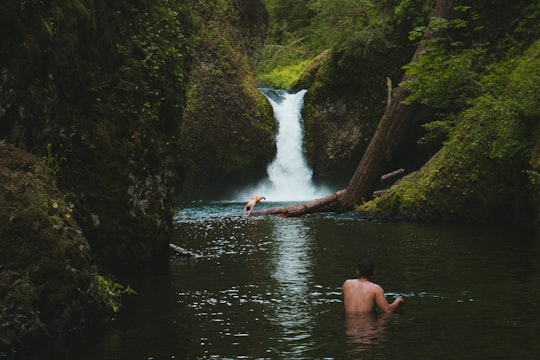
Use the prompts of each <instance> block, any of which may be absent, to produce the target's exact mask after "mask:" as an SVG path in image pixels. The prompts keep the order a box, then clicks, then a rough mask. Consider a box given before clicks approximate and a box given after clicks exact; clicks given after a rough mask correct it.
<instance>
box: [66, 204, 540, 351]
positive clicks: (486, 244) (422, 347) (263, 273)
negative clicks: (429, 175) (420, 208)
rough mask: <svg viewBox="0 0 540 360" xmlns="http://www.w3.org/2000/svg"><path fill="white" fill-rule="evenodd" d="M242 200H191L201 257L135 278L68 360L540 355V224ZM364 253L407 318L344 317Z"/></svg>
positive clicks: (185, 232)
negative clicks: (367, 216)
mask: <svg viewBox="0 0 540 360" xmlns="http://www.w3.org/2000/svg"><path fill="white" fill-rule="evenodd" d="M273 205H276V204H272V203H264V204H259V205H258V207H265V206H273ZM242 206H243V204H242V203H234V202H213V203H212V202H210V203H208V202H192V203H187V204H179V206H178V209H177V215H176V219H175V223H176V229H175V237H174V242H175V243H176V244H177V245H180V246H183V247H185V248H188V249H190V250H192V251H194V252H196V253H197V254H198V256H197V257H195V258H190V259H186V258H171V260H170V262H169V264H167V266H164V267H162V268H154V269H153V270H147V271H145V272H142V273H138V274H131V275H130V276H129V277H128V278H126V279H124V280H125V281H130V283H131V285H132V286H133V287H134V288H135V289H136V290H137V291H138V295H135V296H130V297H128V298H127V299H126V302H125V305H124V307H123V309H122V312H121V313H120V315H119V316H118V318H117V319H116V320H115V321H114V322H113V323H112V324H111V325H110V326H108V327H107V328H106V329H105V331H101V332H100V333H99V334H96V335H95V336H92V337H86V338H85V340H84V341H82V340H80V341H79V342H78V343H77V344H76V346H74V345H73V344H71V345H70V346H68V347H66V348H65V349H63V351H62V352H61V353H60V354H59V355H58V357H57V358H65V359H83V360H84V359H88V360H90V359H92V360H100V359H101V360H105V359H111V360H112V359H115V360H121V359H126V360H127V359H130V360H131V359H156V360H157V359H266V358H268V359H458V358H459V359H487V358H489V359H495V358H501V359H502V358H504V359H507V358H513V359H517V358H519V359H533V358H534V359H536V358H539V356H540V342H538V334H540V323H539V320H540V301H539V299H540V237H539V235H538V234H536V233H535V232H533V231H528V230H526V229H523V228H517V227H511V226H484V225H482V226H478V225H432V224H431V225H430V224H410V223H374V222H369V221H364V220H362V219H361V218H359V217H358V216H356V215H354V214H343V215H335V214H317V215H311V216H305V217H301V218H278V217H269V216H265V217H252V218H243V217H242V216H241V213H242ZM360 256H371V257H373V258H374V259H375V261H376V273H375V278H374V281H376V282H378V283H380V284H381V285H382V286H383V288H384V289H385V292H386V294H387V298H388V299H389V300H392V299H393V298H394V296H397V295H401V296H403V297H404V299H405V304H404V306H403V307H402V309H401V310H400V311H399V313H397V314H392V315H390V316H386V317H385V316H380V315H378V316H377V315H370V316H364V317H357V318H345V317H344V314H343V309H342V302H341V292H340V291H341V285H342V283H343V281H344V280H345V279H347V278H352V277H354V275H355V274H354V269H355V265H356V262H357V260H358V258H359V257H360Z"/></svg>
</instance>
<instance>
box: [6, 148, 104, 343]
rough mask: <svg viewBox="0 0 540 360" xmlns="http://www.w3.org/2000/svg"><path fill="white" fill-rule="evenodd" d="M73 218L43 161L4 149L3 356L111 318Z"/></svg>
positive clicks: (52, 174) (88, 249)
mask: <svg viewBox="0 0 540 360" xmlns="http://www.w3.org/2000/svg"><path fill="white" fill-rule="evenodd" d="M72 214H73V207H72V204H71V203H70V202H69V200H68V197H67V196H65V195H64V194H62V193H60V192H58V190H57V189H56V187H55V186H54V173H53V172H52V170H51V168H50V167H47V166H46V165H45V162H44V161H43V159H40V158H36V157H34V156H32V155H30V154H28V153H26V152H23V151H21V150H19V149H17V148H15V147H13V146H9V145H6V144H3V143H0V239H1V241H0V308H1V309H2V311H1V312H0V329H1V331H0V352H1V350H2V349H4V348H6V347H7V346H11V345H18V344H21V343H23V342H28V341H33V340H36V339H39V338H42V337H48V336H55V335H58V334H61V333H64V332H67V331H68V330H71V329H75V328H80V327H81V326H88V325H90V324H93V323H94V322H97V321H100V320H102V319H103V317H104V315H105V314H106V313H107V312H106V304H105V303H104V301H103V299H102V297H101V295H100V293H99V291H98V287H97V284H96V275H97V270H96V267H95V266H94V264H93V262H92V260H91V259H92V255H91V253H90V247H89V245H88V242H87V241H86V239H85V238H84V237H83V235H82V231H81V229H80V227H79V226H78V224H77V223H76V222H75V220H74V219H73V216H72Z"/></svg>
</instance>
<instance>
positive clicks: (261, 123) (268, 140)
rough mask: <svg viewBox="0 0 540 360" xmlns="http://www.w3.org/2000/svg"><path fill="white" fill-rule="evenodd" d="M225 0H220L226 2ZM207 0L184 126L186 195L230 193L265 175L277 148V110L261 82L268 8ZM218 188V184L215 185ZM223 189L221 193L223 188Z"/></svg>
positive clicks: (248, 2) (182, 148) (202, 9)
mask: <svg viewBox="0 0 540 360" xmlns="http://www.w3.org/2000/svg"><path fill="white" fill-rule="evenodd" d="M218 3H219V2H218ZM231 3H235V4H236V6H217V5H216V4H214V5H208V4H207V3H205V5H204V6H202V5H201V6H200V8H199V9H197V10H198V11H199V12H200V13H201V14H202V16H201V23H200V24H199V25H200V32H199V36H200V38H199V44H198V49H199V51H198V52H197V54H196V56H195V58H194V61H193V64H192V71H191V75H190V81H189V84H188V93H187V99H188V101H187V105H186V109H185V111H184V117H183V121H182V126H181V135H180V154H181V158H182V164H183V165H184V175H185V176H184V181H185V183H184V187H183V194H190V195H191V196H193V192H194V191H195V192H196V193H197V194H198V195H197V196H198V197H199V198H201V197H202V198H214V199H215V198H216V196H217V197H219V196H223V195H225V194H224V190H226V188H227V185H232V186H234V187H236V188H238V186H240V185H242V184H243V183H247V182H249V181H253V180H254V179H257V177H262V176H264V175H265V170H266V166H267V164H268V163H269V162H270V161H271V159H272V157H273V155H274V154H275V142H274V136H273V134H274V132H275V122H274V120H273V116H272V109H271V107H270V105H269V103H268V101H267V100H266V98H265V97H264V96H263V95H262V93H261V92H260V91H259V90H258V89H257V87H256V85H255V81H254V77H255V66H256V61H257V59H258V57H259V54H260V52H261V49H262V47H263V44H264V35H265V34H266V30H267V24H268V19H267V17H268V15H267V13H266V11H265V9H264V7H263V6H262V5H261V3H260V2H259V1H251V0H244V1H239V2H238V1H237V2H231ZM212 188H216V189H217V191H215V190H212ZM218 191H219V192H218Z"/></svg>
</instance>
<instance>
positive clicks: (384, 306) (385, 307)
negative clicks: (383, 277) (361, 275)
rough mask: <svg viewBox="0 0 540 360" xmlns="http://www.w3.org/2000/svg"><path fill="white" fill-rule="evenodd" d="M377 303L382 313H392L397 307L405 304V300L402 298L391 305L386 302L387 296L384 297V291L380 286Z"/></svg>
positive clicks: (376, 293)
mask: <svg viewBox="0 0 540 360" xmlns="http://www.w3.org/2000/svg"><path fill="white" fill-rule="evenodd" d="M375 302H376V303H377V307H378V308H379V309H381V311H382V312H385V313H390V312H392V311H394V310H395V309H397V307H398V306H399V305H400V304H401V303H402V302H403V298H402V297H401V296H400V297H398V298H397V299H395V300H394V301H393V302H392V303H391V304H389V303H388V301H387V300H386V296H384V290H383V289H382V288H381V287H380V286H379V287H378V288H377V291H376V292H375Z"/></svg>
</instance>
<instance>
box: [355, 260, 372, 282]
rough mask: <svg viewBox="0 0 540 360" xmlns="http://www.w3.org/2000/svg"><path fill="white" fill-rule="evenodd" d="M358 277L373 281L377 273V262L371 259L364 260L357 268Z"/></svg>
mask: <svg viewBox="0 0 540 360" xmlns="http://www.w3.org/2000/svg"><path fill="white" fill-rule="evenodd" d="M356 269H357V270H358V276H360V277H363V278H366V279H368V280H371V277H372V276H373V272H374V271H375V262H374V261H373V260H372V259H370V258H362V259H360V261H359V262H358V265H357V267H356Z"/></svg>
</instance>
